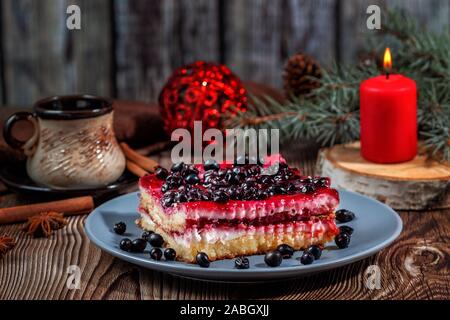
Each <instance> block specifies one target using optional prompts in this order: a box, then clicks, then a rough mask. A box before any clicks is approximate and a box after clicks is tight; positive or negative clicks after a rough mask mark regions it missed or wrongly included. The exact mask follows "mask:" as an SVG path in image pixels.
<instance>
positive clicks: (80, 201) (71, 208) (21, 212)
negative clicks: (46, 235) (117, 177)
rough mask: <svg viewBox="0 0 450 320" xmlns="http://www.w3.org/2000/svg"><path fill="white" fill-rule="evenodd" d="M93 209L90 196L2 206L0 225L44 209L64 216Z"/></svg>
mask: <svg viewBox="0 0 450 320" xmlns="http://www.w3.org/2000/svg"><path fill="white" fill-rule="evenodd" d="M93 209H94V199H93V198H92V197H91V196H86V197H78V198H72V199H66V200H58V201H51V202H44V203H36V204H29V205H23V206H17V207H11V208H2V209H0V225H1V224H7V223H15V222H21V221H26V220H28V218H30V217H32V216H34V215H36V214H39V213H41V212H46V211H56V212H61V213H63V214H64V215H65V216H72V215H81V214H86V213H89V212H91V211H92V210H93Z"/></svg>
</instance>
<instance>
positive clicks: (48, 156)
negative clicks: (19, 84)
mask: <svg viewBox="0 0 450 320" xmlns="http://www.w3.org/2000/svg"><path fill="white" fill-rule="evenodd" d="M33 109H34V113H29V112H18V113H15V114H13V115H12V116H11V117H9V118H8V119H7V120H6V122H5V126H4V131H3V136H4V138H5V141H6V142H7V143H8V144H9V145H10V146H11V147H13V148H16V149H22V150H23V151H24V153H25V155H26V156H27V166H26V168H27V173H28V175H29V176H30V178H31V179H33V180H34V181H35V182H37V183H39V184H41V185H45V186H49V187H53V188H74V189H78V188H92V187H101V186H105V185H107V184H109V183H112V182H114V181H116V180H117V179H118V178H119V177H120V176H121V175H122V173H123V171H124V170H125V165H126V163H125V156H124V154H123V152H122V150H121V148H120V146H119V144H118V143H117V140H116V137H115V135H114V129H113V114H114V111H113V108H112V103H111V102H110V101H109V100H107V99H103V98H99V97H95V96H89V95H77V96H54V97H50V98H46V99H43V100H40V101H38V102H36V103H35V104H34V108H33ZM20 120H27V121H30V122H31V123H32V124H33V126H34V133H33V135H32V137H31V138H30V139H28V140H27V141H25V142H22V141H19V140H18V139H16V138H15V137H14V136H13V135H12V133H11V130H12V127H13V126H14V124H15V123H16V122H17V121H20Z"/></svg>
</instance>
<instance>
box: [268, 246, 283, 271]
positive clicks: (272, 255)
mask: <svg viewBox="0 0 450 320" xmlns="http://www.w3.org/2000/svg"><path fill="white" fill-rule="evenodd" d="M282 260H283V256H282V255H281V253H280V251H278V250H275V251H270V252H267V253H266V255H265V257H264V262H265V263H266V264H267V265H268V266H269V267H278V266H279V265H280V264H281V261H282Z"/></svg>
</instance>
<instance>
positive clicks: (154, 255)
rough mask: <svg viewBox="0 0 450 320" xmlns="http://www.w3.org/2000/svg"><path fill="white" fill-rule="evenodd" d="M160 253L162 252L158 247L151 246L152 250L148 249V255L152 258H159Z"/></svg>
mask: <svg viewBox="0 0 450 320" xmlns="http://www.w3.org/2000/svg"><path fill="white" fill-rule="evenodd" d="M162 255H163V253H162V251H161V249H160V248H152V250H150V257H151V258H152V259H153V260H158V261H159V260H161V257H162Z"/></svg>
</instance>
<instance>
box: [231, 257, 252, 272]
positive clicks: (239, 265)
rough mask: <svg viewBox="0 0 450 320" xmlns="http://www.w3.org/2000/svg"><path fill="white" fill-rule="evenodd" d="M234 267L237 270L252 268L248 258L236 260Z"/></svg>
mask: <svg viewBox="0 0 450 320" xmlns="http://www.w3.org/2000/svg"><path fill="white" fill-rule="evenodd" d="M234 266H235V267H236V269H248V268H250V262H249V260H248V258H246V257H237V258H236V259H235V260H234Z"/></svg>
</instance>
